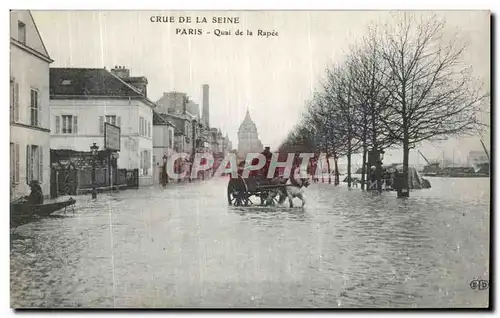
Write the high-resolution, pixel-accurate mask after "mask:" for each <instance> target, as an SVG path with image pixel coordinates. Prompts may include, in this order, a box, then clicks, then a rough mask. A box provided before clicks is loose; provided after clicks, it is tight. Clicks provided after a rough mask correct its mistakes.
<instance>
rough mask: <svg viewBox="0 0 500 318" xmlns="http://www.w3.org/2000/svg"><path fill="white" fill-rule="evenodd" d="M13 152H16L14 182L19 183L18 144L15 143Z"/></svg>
mask: <svg viewBox="0 0 500 318" xmlns="http://www.w3.org/2000/svg"><path fill="white" fill-rule="evenodd" d="M15 152H16V162H15V164H16V173H15V178H14V182H15V183H19V144H15Z"/></svg>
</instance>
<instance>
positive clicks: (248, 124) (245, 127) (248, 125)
mask: <svg viewBox="0 0 500 318" xmlns="http://www.w3.org/2000/svg"><path fill="white" fill-rule="evenodd" d="M256 131H257V126H255V123H254V122H253V120H252V118H251V117H250V111H249V110H248V109H247V113H246V115H245V119H243V122H242V123H241V125H240V129H239V130H238V132H256Z"/></svg>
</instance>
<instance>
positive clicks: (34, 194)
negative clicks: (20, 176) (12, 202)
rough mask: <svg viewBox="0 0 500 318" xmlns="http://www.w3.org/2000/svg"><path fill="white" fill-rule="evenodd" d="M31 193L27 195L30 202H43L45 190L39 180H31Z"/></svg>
mask: <svg viewBox="0 0 500 318" xmlns="http://www.w3.org/2000/svg"><path fill="white" fill-rule="evenodd" d="M29 185H30V188H31V193H30V195H29V196H27V197H26V199H27V200H28V203H29V204H43V191H42V187H41V186H40V183H39V182H38V180H31V182H30V184H29Z"/></svg>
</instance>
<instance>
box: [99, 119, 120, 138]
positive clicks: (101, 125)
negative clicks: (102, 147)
mask: <svg viewBox="0 0 500 318" xmlns="http://www.w3.org/2000/svg"><path fill="white" fill-rule="evenodd" d="M105 122H106V123H109V124H111V125H115V126H118V127H121V117H120V116H116V115H106V116H99V133H100V134H101V135H104V123H105Z"/></svg>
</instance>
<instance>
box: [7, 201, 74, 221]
mask: <svg viewBox="0 0 500 318" xmlns="http://www.w3.org/2000/svg"><path fill="white" fill-rule="evenodd" d="M75 203H76V200H75V199H73V198H69V199H68V200H65V201H59V202H51V203H44V204H28V203H27V202H26V201H17V202H13V203H11V204H10V224H11V227H17V226H20V225H22V224H26V223H29V222H31V221H33V220H34V219H36V218H37V217H45V216H48V215H51V214H52V213H54V212H56V211H59V210H61V209H64V208H66V207H68V206H72V205H74V204H75Z"/></svg>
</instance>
